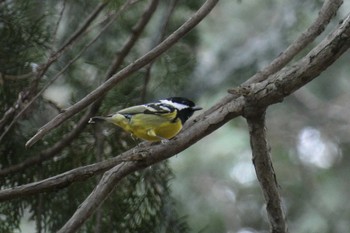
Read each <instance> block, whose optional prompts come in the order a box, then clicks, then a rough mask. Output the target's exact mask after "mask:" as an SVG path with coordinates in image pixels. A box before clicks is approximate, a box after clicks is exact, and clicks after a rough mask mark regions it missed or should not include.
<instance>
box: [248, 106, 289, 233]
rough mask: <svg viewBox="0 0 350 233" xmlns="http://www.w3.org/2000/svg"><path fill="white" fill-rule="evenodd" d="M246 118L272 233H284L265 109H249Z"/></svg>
mask: <svg viewBox="0 0 350 233" xmlns="http://www.w3.org/2000/svg"><path fill="white" fill-rule="evenodd" d="M251 110H252V111H250V112H249V115H246V116H245V117H246V119H247V122H248V126H249V134H250V145H251V148H252V154H253V164H254V167H255V171H256V175H257V177H258V180H259V182H260V186H261V189H262V191H263V194H264V198H265V201H266V210H267V215H268V218H269V222H270V228H271V232H272V233H286V232H288V230H287V224H286V221H285V216H284V213H283V210H282V205H281V198H280V195H279V192H278V184H277V180H276V175H275V171H274V169H273V165H272V161H271V155H270V147H269V144H268V142H267V137H266V129H265V109H256V108H255V109H251Z"/></svg>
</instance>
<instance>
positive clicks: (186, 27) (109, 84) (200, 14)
mask: <svg viewBox="0 0 350 233" xmlns="http://www.w3.org/2000/svg"><path fill="white" fill-rule="evenodd" d="M217 2H218V0H207V1H206V2H205V3H204V4H203V5H202V7H201V8H200V9H199V10H198V11H197V12H196V13H195V14H194V15H193V16H192V17H191V18H190V19H189V20H187V21H186V22H185V23H184V24H183V25H182V26H181V27H180V28H178V29H177V30H176V31H175V32H174V33H172V34H171V35H170V36H169V37H168V38H166V39H165V40H164V41H163V42H162V43H161V44H159V45H158V46H157V47H155V48H154V49H152V50H151V51H149V52H148V53H146V54H145V55H144V56H142V57H140V58H139V59H137V60H136V61H135V62H133V63H131V64H130V65H128V66H127V67H125V68H124V69H122V70H121V71H120V72H118V73H117V74H115V75H113V76H112V77H111V78H110V79H109V80H108V81H106V82H105V83H103V84H102V85H101V86H99V87H98V88H96V89H95V90H94V91H92V92H91V93H90V94H88V95H87V96H86V97H84V98H83V99H82V100H80V101H79V102H77V103H76V104H74V105H73V106H71V107H69V108H68V109H67V110H66V111H65V112H64V113H61V114H59V115H57V116H56V117H55V118H54V119H53V120H51V121H50V122H48V123H47V124H46V125H44V126H43V127H41V128H40V129H39V131H38V132H37V133H36V134H35V135H34V136H33V137H32V138H31V139H30V140H29V141H28V142H27V143H26V147H30V146H32V145H33V144H34V143H35V142H37V141H38V140H40V139H41V138H43V137H44V136H45V135H46V134H47V133H49V132H50V131H51V130H53V129H54V128H56V127H58V126H59V125H60V124H62V123H63V122H64V121H66V120H67V119H69V118H70V117H72V116H73V115H75V114H77V113H78V112H80V111H81V110H82V109H84V108H85V107H87V106H88V105H89V104H91V103H92V102H93V101H95V100H97V99H98V98H100V97H101V96H103V95H104V94H105V93H106V92H107V91H109V90H110V89H112V88H113V87H114V86H115V85H116V84H117V83H119V82H120V81H121V80H123V79H125V78H126V77H127V76H129V75H130V74H132V73H134V72H136V71H137V70H139V69H140V68H142V67H144V66H145V65H147V64H148V63H150V62H152V61H153V60H154V59H156V58H157V57H159V56H160V55H161V54H163V53H164V52H165V51H167V50H168V49H169V48H170V47H171V46H173V45H174V44H175V43H176V42H177V41H178V40H180V39H181V38H182V37H183V36H184V35H186V34H187V33H188V32H189V31H191V30H192V29H193V28H194V27H195V26H196V25H197V24H198V23H199V22H200V21H202V19H204V17H205V16H206V15H207V14H209V12H210V11H211V10H212V9H213V8H214V6H215V5H216V3H217Z"/></svg>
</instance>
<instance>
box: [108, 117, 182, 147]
mask: <svg viewBox="0 0 350 233" xmlns="http://www.w3.org/2000/svg"><path fill="white" fill-rule="evenodd" d="M175 116H176V113H173V114H169V115H167V116H158V115H152V114H136V115H134V116H132V117H131V119H127V118H125V117H124V116H123V115H121V114H116V115H114V116H113V117H112V119H111V122H112V123H113V124H115V125H117V126H119V127H121V128H122V129H124V130H125V131H127V132H130V133H131V134H132V135H134V136H135V137H138V138H141V139H144V140H147V141H152V142H156V141H161V140H162V139H171V138H173V137H174V136H175V135H177V134H178V133H179V132H180V130H181V128H182V123H181V120H180V119H176V120H175V121H174V122H173V121H172V120H171V119H173V118H175Z"/></svg>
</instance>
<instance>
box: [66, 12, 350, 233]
mask: <svg viewBox="0 0 350 233" xmlns="http://www.w3.org/2000/svg"><path fill="white" fill-rule="evenodd" d="M345 21H346V23H343V25H342V26H340V27H339V28H338V29H339V30H336V31H335V32H334V33H333V34H332V35H331V36H332V37H333V39H334V41H332V42H334V43H336V44H337V46H335V47H333V46H334V44H332V43H330V40H329V39H326V40H324V41H322V42H321V43H320V45H319V46H317V47H316V48H315V49H314V50H312V51H311V52H310V53H309V54H308V55H307V56H306V57H305V58H303V59H302V60H301V61H300V62H299V63H297V65H296V66H299V67H296V66H293V67H291V68H290V69H289V70H288V71H287V72H285V73H281V74H280V75H284V76H285V78H281V77H278V78H277V77H274V79H273V80H274V82H275V91H276V92H277V93H273V94H272V93H271V92H269V91H270V90H265V91H261V87H259V86H258V85H257V86H255V87H254V89H255V88H256V89H255V90H251V91H252V93H253V94H255V95H256V97H257V98H261V99H260V101H257V99H255V98H250V99H252V100H253V101H254V102H250V101H249V102H248V101H245V98H238V99H237V102H235V103H234V104H233V103H229V104H228V105H227V106H225V108H223V109H222V111H218V112H216V113H213V114H211V115H210V116H208V119H209V121H208V122H207V123H206V127H204V126H203V125H202V124H203V122H204V121H206V120H208V119H206V120H204V119H203V118H202V121H198V122H197V123H196V124H194V125H193V126H192V129H193V130H192V132H193V135H189V134H188V131H189V130H187V131H185V132H183V133H182V134H181V135H180V136H179V137H178V138H176V139H175V140H172V141H170V142H169V143H168V145H169V146H166V145H165V146H164V147H163V148H161V146H162V145H160V147H158V148H160V149H168V150H167V153H166V154H160V155H159V156H149V154H150V153H152V152H153V151H152V150H146V151H145V153H146V156H143V159H142V160H141V161H137V162H135V161H130V162H124V163H122V164H119V165H117V166H115V167H114V168H113V169H111V170H109V171H108V172H106V173H105V174H104V176H103V178H102V179H101V181H100V183H99V184H98V185H97V186H96V188H95V189H94V190H93V191H92V193H91V194H90V195H89V196H88V197H87V198H86V199H85V201H84V202H83V203H82V204H81V206H80V207H79V208H78V209H77V210H76V212H75V213H74V214H73V216H72V217H71V218H70V219H69V220H68V221H67V222H66V224H65V225H64V226H63V227H62V228H61V229H60V231H59V232H75V231H76V230H77V229H78V228H79V227H80V226H81V225H82V224H83V223H84V222H85V221H86V219H87V218H88V217H89V216H90V215H91V214H92V213H93V212H94V211H95V210H96V208H97V207H98V206H100V205H101V204H102V203H103V201H104V200H105V199H106V198H107V197H108V196H109V194H110V193H111V191H112V190H113V189H114V187H115V186H116V184H117V183H118V181H120V180H121V179H122V178H123V177H125V176H126V175H128V174H130V173H131V172H134V171H136V170H139V169H143V168H145V167H147V166H150V165H151V164H154V163H156V162H159V161H161V160H164V159H165V158H168V157H170V156H171V154H173V153H176V151H178V150H179V147H181V146H183V147H188V146H190V145H191V144H193V143H194V142H196V141H197V140H199V139H200V138H202V137H203V136H204V135H205V134H208V133H210V132H212V131H213V130H215V128H218V127H220V126H221V125H223V124H224V123H225V122H227V121H228V120H230V119H232V118H233V117H234V116H236V114H238V112H234V111H232V110H233V109H232V108H234V109H236V107H237V105H238V104H239V103H241V104H243V105H244V104H245V105H246V106H244V107H242V108H241V109H240V114H242V113H245V114H246V113H247V111H246V110H247V108H248V109H249V107H252V106H251V104H253V105H254V106H255V109H258V110H259V109H260V110H261V109H263V111H262V112H260V114H259V113H257V114H255V115H248V116H247V117H248V123H249V124H250V126H251V129H252V130H251V131H250V132H251V135H252V136H253V137H252V147H253V150H254V152H253V153H261V154H260V155H259V154H255V155H256V156H255V163H256V164H257V167H260V165H262V166H263V167H264V166H270V171H269V173H265V172H266V171H264V175H266V174H268V175H269V177H268V178H269V180H268V182H267V184H268V186H267V187H268V188H275V189H276V190H277V183H276V180H275V176H274V173H273V170H272V164H271V161H269V159H267V162H268V163H267V164H266V163H265V162H266V156H261V155H266V154H267V155H268V153H269V152H268V145H267V142H266V136H265V135H264V134H265V129H264V121H265V119H264V114H265V109H266V107H267V106H269V105H271V104H273V103H276V102H278V101H280V95H281V94H283V95H289V94H291V93H292V92H294V91H295V90H296V89H297V88H300V83H299V82H303V83H304V85H305V84H306V83H307V82H308V81H309V80H308V79H310V80H312V79H314V78H315V77H317V76H318V75H319V73H320V72H322V71H323V70H324V69H325V67H324V66H326V67H328V66H329V65H330V64H332V62H334V61H335V60H336V58H338V57H339V56H340V55H341V54H343V53H344V52H345V51H346V50H348V48H349V47H350V15H349V16H348V17H347V18H346V20H345ZM345 21H344V22H345ZM324 46H326V47H324ZM326 55H328V56H326ZM310 57H312V59H313V60H312V61H310ZM334 57H336V58H334ZM317 58H318V59H317ZM296 68H297V69H298V70H299V69H301V70H302V72H299V73H296V74H299V76H295V75H292V76H293V77H292V78H293V80H295V79H299V80H298V81H297V82H292V81H291V79H290V78H291V73H292V74H295V72H294V71H295V69H296ZM317 68H318V70H316V71H315V69H317ZM309 75H311V76H312V77H310V76H309ZM273 80H270V81H273ZM277 82H278V85H277ZM291 85H293V87H291ZM287 86H289V87H288V88H286V87H287ZM265 88H266V89H269V88H270V87H267V86H265ZM278 89H279V90H278ZM277 90H278V91H277ZM265 95H267V96H265ZM262 96H264V97H262ZM232 104H233V105H232ZM261 105H262V106H263V107H262V106H261ZM225 110H226V111H225ZM224 112H225V113H226V114H227V115H226V116H222V114H223V113H224ZM215 117H219V118H216V120H219V121H215V120H214V119H213V118H215ZM208 123H209V124H208ZM202 126H203V127H204V128H205V130H206V131H202V130H203V129H201V127H202ZM180 137H181V138H180ZM260 159H261V160H260ZM260 162H262V163H261V164H258V163H260ZM259 170H260V169H259ZM271 174H272V176H271ZM271 177H272V180H271ZM259 178H262V179H265V177H264V176H261V177H259ZM271 181H272V183H271ZM263 183H264V189H265V188H266V186H265V180H263ZM270 185H272V186H271V187H270ZM276 190H272V191H270V190H268V193H266V195H265V198H266V200H267V210H268V212H269V215H270V216H269V218H270V222H271V227H272V232H274V233H284V232H287V227H286V224H285V222H284V216H283V212H282V208H281V205H280V203H279V202H280V200H279V198H278V197H279V196H278V190H277V192H276ZM270 192H271V193H272V194H271V193H270ZM276 195H277V196H276ZM271 198H273V199H271Z"/></svg>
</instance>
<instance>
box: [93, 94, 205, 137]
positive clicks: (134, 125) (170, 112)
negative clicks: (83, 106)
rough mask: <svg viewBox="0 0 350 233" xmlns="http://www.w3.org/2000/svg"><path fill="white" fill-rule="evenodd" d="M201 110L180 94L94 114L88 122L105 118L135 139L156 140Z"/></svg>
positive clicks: (169, 134) (172, 133)
mask: <svg viewBox="0 0 350 233" xmlns="http://www.w3.org/2000/svg"><path fill="white" fill-rule="evenodd" d="M201 109H202V108H200V107H197V106H195V104H194V103H193V102H192V101H191V100H189V99H186V98H184V97H170V98H167V99H163V100H159V101H157V102H154V103H148V104H143V105H136V106H133V107H129V108H125V109H122V110H120V111H118V112H116V113H114V114H111V115H109V116H106V117H101V116H95V117H92V118H90V121H89V123H95V122H97V121H107V122H110V123H113V124H115V125H117V126H119V127H120V128H122V129H124V130H125V131H127V132H129V133H131V134H132V135H133V136H135V137H137V138H141V139H144V140H147V141H151V142H156V141H161V140H168V139H171V138H173V137H174V136H175V135H177V134H178V133H179V132H180V130H181V129H182V126H183V124H184V123H185V122H186V121H187V120H188V118H190V117H191V116H192V115H193V113H194V112H195V111H197V110H201Z"/></svg>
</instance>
